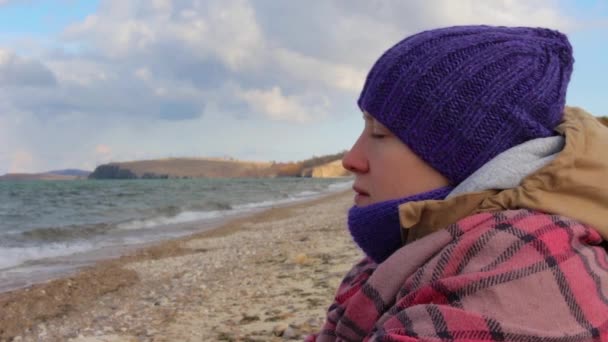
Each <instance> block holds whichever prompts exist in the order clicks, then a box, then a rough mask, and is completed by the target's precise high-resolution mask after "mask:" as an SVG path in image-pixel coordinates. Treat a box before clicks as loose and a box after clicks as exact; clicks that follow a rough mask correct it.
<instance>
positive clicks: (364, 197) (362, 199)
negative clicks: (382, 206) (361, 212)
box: [353, 186, 369, 206]
mask: <svg viewBox="0 0 608 342" xmlns="http://www.w3.org/2000/svg"><path fill="white" fill-rule="evenodd" d="M353 190H354V191H355V193H356V195H355V204H356V205H357V206H362V205H367V204H369V193H368V192H367V191H365V190H363V189H361V188H359V187H357V186H353Z"/></svg>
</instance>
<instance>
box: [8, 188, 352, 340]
mask: <svg viewBox="0 0 608 342" xmlns="http://www.w3.org/2000/svg"><path fill="white" fill-rule="evenodd" d="M350 205H352V193H351V192H350V191H341V192H338V193H333V194H329V195H325V196H322V197H321V198H315V199H310V200H308V201H305V202H300V203H290V204H287V205H285V206H280V207H275V208H269V209H265V210H263V211H261V212H257V213H253V214H251V215H247V216H245V217H240V218H234V219H230V220H229V221H228V222H224V223H223V224H221V225H220V226H219V227H216V228H213V229H210V230H205V231H203V232H200V233H196V234H194V235H190V236H186V237H181V238H177V239H174V240H170V241H160V242H158V243H156V244H155V245H153V246H150V247H146V248H144V249H140V250H138V251H135V252H134V253H132V254H129V255H125V256H122V257H120V258H118V259H113V260H106V261H101V262H98V263H96V264H95V265H94V266H89V267H86V268H84V269H83V270H81V271H80V272H79V273H77V274H74V275H70V276H68V277H62V278H59V279H56V280H52V281H50V282H48V283H43V284H37V285H33V286H30V287H27V288H23V289H19V290H16V291H10V292H6V293H2V294H0V307H2V308H3V315H2V317H3V318H2V319H0V340H2V341H4V340H10V339H11V338H15V336H19V338H17V339H16V340H21V341H30V340H31V341H34V340H41V341H46V340H48V341H54V340H66V341H114V340H115V341H131V340H132V341H170V340H180V341H189V340H191V341H197V340H218V339H222V338H223V339H225V340H234V341H236V340H244V339H245V338H248V339H249V340H250V341H251V340H256V339H257V340H260V341H268V340H273V339H276V340H285V339H287V340H288V339H290V337H292V338H294V339H296V340H297V339H301V338H302V337H303V335H305V334H308V333H311V332H314V331H316V330H318V329H319V328H320V326H321V324H322V319H323V318H324V312H325V310H326V308H327V306H328V305H329V304H330V303H331V301H332V299H333V291H335V289H336V287H337V285H338V283H339V281H340V280H341V277H342V276H343V275H344V274H345V273H346V272H347V271H348V269H349V268H350V267H351V266H352V264H354V263H355V262H356V261H358V259H359V258H360V257H361V253H360V251H359V250H358V249H357V248H356V246H355V245H354V243H352V241H351V240H350V236H349V235H348V231H347V229H346V223H345V219H346V210H347V209H348V208H349V207H350ZM239 303H240V305H239ZM265 307H266V308H265Z"/></svg>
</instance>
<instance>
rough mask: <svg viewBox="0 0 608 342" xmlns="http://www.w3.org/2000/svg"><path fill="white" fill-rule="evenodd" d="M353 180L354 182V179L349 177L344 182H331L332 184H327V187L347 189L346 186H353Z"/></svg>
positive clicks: (337, 189) (334, 189)
mask: <svg viewBox="0 0 608 342" xmlns="http://www.w3.org/2000/svg"><path fill="white" fill-rule="evenodd" d="M353 182H354V180H352V179H351V180H349V181H346V182H340V183H332V184H330V185H329V186H328V188H329V189H330V190H331V191H339V190H344V189H348V188H350V187H352V186H353Z"/></svg>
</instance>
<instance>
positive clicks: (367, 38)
mask: <svg viewBox="0 0 608 342" xmlns="http://www.w3.org/2000/svg"><path fill="white" fill-rule="evenodd" d="M482 23H483V24H495V25H528V26H546V27H552V28H556V29H559V30H561V31H563V32H565V33H567V34H568V36H569V38H570V41H571V43H572V45H573V47H574V53H575V59H576V62H575V70H574V74H573V77H572V80H571V83H570V87H569V92H568V99H567V102H568V103H569V104H571V105H578V106H582V107H584V108H586V109H588V110H589V111H591V112H592V113H594V114H596V115H608V101H606V100H605V97H606V95H605V94H606V92H605V89H606V87H605V85H604V82H605V81H606V80H607V79H608V58H606V56H608V1H606V0H602V1H558V0H504V1H482V0H460V1H452V0H413V1H381V2H373V1H363V0H356V1H355V0H354V1H346V0H336V1H322V0H312V1H308V2H305V3H304V2H281V1H276V2H275V1H248V0H215V1H211V0H208V1H207V0H205V1H202V0H201V1H198V0H192V1H188V0H139V1H135V0H133V1H123V0H100V1H78V0H56V1H50V0H29V1H28V0H0V174H4V173H7V172H39V171H46V170H52V169H61V168H81V169H88V170H92V169H93V168H95V166H96V165H99V164H101V163H106V162H109V161H126V160H134V159H145V158H162V157H222V156H226V157H234V158H239V159H246V160H276V161H289V160H299V159H304V158H308V157H310V156H312V155H321V154H328V153H335V152H338V151H342V150H345V149H348V148H349V147H350V146H351V144H352V143H353V142H354V140H355V139H356V137H357V135H358V134H359V131H360V129H361V127H362V120H361V116H360V113H359V112H358V110H357V107H356V105H355V101H356V98H357V96H358V92H359V90H360V88H361V86H362V83H363V80H364V77H365V75H366V73H367V70H368V69H369V68H370V67H371V65H372V63H373V62H374V61H375V59H376V58H377V57H378V56H379V55H380V54H381V53H382V52H383V51H384V50H386V49H387V48H388V47H390V46H391V45H392V44H394V43H395V42H397V41H398V40H400V39H402V38H403V37H405V36H407V35H410V34H413V33H416V32H418V31H420V30H424V29H429V28H434V27H441V26H449V25H462V24H482Z"/></svg>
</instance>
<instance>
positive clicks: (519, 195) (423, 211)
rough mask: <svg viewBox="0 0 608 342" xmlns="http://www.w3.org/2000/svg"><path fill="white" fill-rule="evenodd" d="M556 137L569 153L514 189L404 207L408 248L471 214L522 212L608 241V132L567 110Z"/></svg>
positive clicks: (586, 115)
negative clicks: (589, 230)
mask: <svg viewBox="0 0 608 342" xmlns="http://www.w3.org/2000/svg"><path fill="white" fill-rule="evenodd" d="M557 131H558V132H559V133H560V134H562V135H563V136H565V139H566V143H565V146H564V149H563V150H562V151H561V152H560V153H559V155H558V156H557V157H556V158H555V159H554V160H553V161H552V162H550V163H549V164H547V165H545V166H544V167H542V168H541V169H539V170H538V171H536V172H534V173H532V174H531V175H529V176H527V177H525V178H524V179H523V180H522V182H521V183H520V185H519V186H517V187H515V188H512V189H507V190H486V191H480V192H473V193H467V194H462V195H459V196H455V197H452V198H450V199H447V200H442V201H434V200H429V201H421V202H411V203H406V204H403V205H401V206H400V207H399V216H400V220H401V225H402V227H403V229H402V237H403V242H404V243H408V242H411V241H413V240H417V239H419V238H421V237H423V236H426V235H428V234H430V233H432V232H434V231H437V230H439V229H442V228H445V227H447V226H448V225H450V224H452V223H455V222H457V221H458V220H460V219H462V218H465V217H467V216H469V215H472V214H477V213H480V212H491V211H500V210H509V209H521V208H527V209H533V210H539V211H542V212H546V213H550V214H558V215H563V216H566V217H570V218H573V219H576V220H578V221H580V222H582V223H585V224H588V225H590V226H592V227H593V228H595V229H597V230H598V231H599V233H600V234H601V235H602V236H603V237H604V239H605V240H608V127H605V126H603V125H602V124H601V123H600V122H599V121H598V120H597V119H596V118H595V117H593V116H592V115H590V114H589V113H587V112H585V111H584V110H582V109H580V108H576V107H566V109H565V111H564V120H563V122H562V123H561V124H560V125H559V126H558V127H557Z"/></svg>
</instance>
